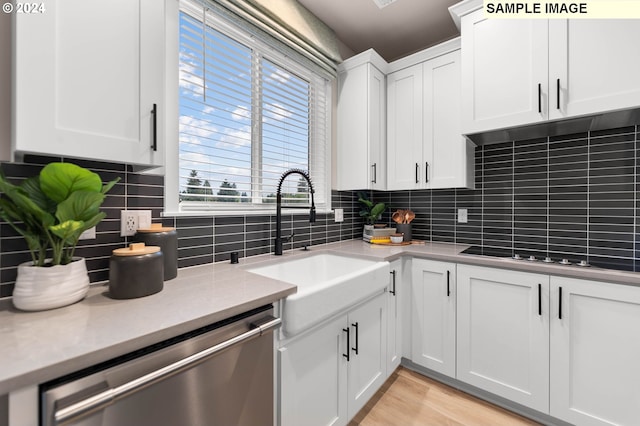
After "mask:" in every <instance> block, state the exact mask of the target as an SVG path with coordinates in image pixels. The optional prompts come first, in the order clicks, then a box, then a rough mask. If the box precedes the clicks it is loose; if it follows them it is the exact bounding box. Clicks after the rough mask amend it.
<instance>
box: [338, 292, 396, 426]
mask: <svg viewBox="0 0 640 426" xmlns="http://www.w3.org/2000/svg"><path fill="white" fill-rule="evenodd" d="M347 322H348V326H347V327H348V328H349V329H350V333H352V334H351V335H350V336H349V340H350V342H349V343H350V344H351V348H350V352H351V354H350V356H349V360H348V366H347V370H348V374H347V377H348V380H347V397H348V402H347V410H348V416H349V420H351V419H352V418H353V417H354V416H355V415H356V414H358V411H360V409H362V407H364V405H365V404H366V403H367V401H369V399H371V398H372V397H373V395H374V394H375V393H376V391H377V390H378V389H379V388H380V386H382V385H383V384H384V381H385V380H386V379H387V376H386V371H387V362H386V361H387V359H386V353H387V342H386V336H387V295H386V293H385V294H381V295H379V296H376V297H375V298H374V299H372V300H371V301H369V302H367V303H365V304H363V305H360V306H359V307H358V308H356V309H354V310H353V311H351V312H349V314H348V321H347Z"/></svg>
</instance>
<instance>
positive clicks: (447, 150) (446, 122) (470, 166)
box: [421, 50, 475, 189]
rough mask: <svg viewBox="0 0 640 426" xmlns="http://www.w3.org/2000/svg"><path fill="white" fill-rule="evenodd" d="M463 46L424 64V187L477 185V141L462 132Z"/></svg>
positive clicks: (471, 186) (472, 186)
mask: <svg viewBox="0 0 640 426" xmlns="http://www.w3.org/2000/svg"><path fill="white" fill-rule="evenodd" d="M460 71H461V66H460V50H455V51H453V52H450V53H447V54H445V55H442V56H438V57H436V58H434V59H431V60H428V61H426V62H424V63H423V65H422V73H423V74H422V75H423V79H422V85H423V90H424V92H423V98H422V101H423V114H424V115H423V116H424V122H423V142H422V163H423V164H421V166H422V167H424V173H423V176H422V179H423V187H424V188H432V189H439V188H462V187H464V188H474V187H475V175H474V170H475V169H474V167H475V165H474V159H475V158H474V155H475V153H474V149H475V145H474V144H473V143H471V142H470V141H467V140H466V138H465V137H464V136H462V124H461V120H462V112H461V109H462V108H461V103H462V100H461V77H460Z"/></svg>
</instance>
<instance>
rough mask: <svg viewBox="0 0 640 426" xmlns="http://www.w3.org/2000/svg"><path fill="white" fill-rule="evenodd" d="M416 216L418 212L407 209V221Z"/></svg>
mask: <svg viewBox="0 0 640 426" xmlns="http://www.w3.org/2000/svg"><path fill="white" fill-rule="evenodd" d="M415 218H416V214H415V213H414V212H412V211H411V210H407V213H406V215H405V220H406V222H405V223H411V221H412V220H413V219H415Z"/></svg>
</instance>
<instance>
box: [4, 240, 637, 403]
mask: <svg viewBox="0 0 640 426" xmlns="http://www.w3.org/2000/svg"><path fill="white" fill-rule="evenodd" d="M467 247H468V246H467V245H460V244H458V245H456V244H447V243H427V244H423V245H407V246H382V245H372V244H368V243H365V242H363V241H360V240H349V241H343V242H339V243H332V244H327V245H324V246H314V247H311V249H310V250H309V251H308V252H304V251H301V250H295V251H287V252H285V254H284V255H283V256H282V257H276V256H273V255H263V256H256V257H251V258H246V259H241V260H240V264H238V265H231V264H229V263H228V262H220V263H215V264H210V265H202V266H196V267H192V268H185V269H181V270H179V272H178V277H177V278H175V279H173V280H171V281H167V282H165V284H164V289H163V290H162V291H161V292H160V293H157V294H154V295H151V296H147V297H142V298H139V299H128V300H114V299H111V298H109V296H108V287H107V286H105V285H93V286H92V288H91V290H90V291H89V294H88V295H87V297H86V298H85V299H84V300H82V301H81V302H78V303H76V304H74V305H71V306H67V307H64V308H59V309H53V310H50V311H43V312H20V311H18V310H15V309H14V308H12V307H9V308H6V309H4V310H0V342H1V344H0V395H3V394H5V393H8V392H11V391H13V390H17V389H19V388H21V387H24V386H30V385H34V384H39V383H43V382H45V381H48V380H51V379H54V378H57V377H60V376H63V375H66V374H69V373H71V372H74V371H77V370H80V369H82V368H86V367H89V366H91V365H95V364H97V363H100V362H103V361H107V360H109V359H112V358H114V357H117V356H120V355H124V354H126V353H128V352H131V351H134V350H137V349H141V348H144V347H146V346H149V345H152V344H155V343H158V342H161V341H163V340H166V339H168V338H171V337H175V336H177V335H180V334H182V333H185V332H188V331H191V330H194V329H196V328H199V327H202V326H205V325H208V324H211V323H214V322H216V321H219V320H222V319H225V318H229V317H231V316H233V315H236V314H239V313H242V312H245V311H248V310H250V309H253V308H256V307H259V306H262V305H265V304H269V303H273V302H275V301H277V300H279V299H282V298H285V297H286V296H287V295H289V294H293V293H295V291H296V286H295V285H292V284H289V283H284V282H280V281H277V280H273V279H269V278H265V277H262V276H260V275H256V274H251V273H249V272H247V271H245V270H244V268H245V267H246V266H251V265H256V264H260V263H264V262H277V261H282V260H286V259H290V258H292V257H298V256H308V255H312V254H313V253H317V252H319V251H323V250H329V251H332V252H334V253H343V254H345V255H351V256H361V257H366V258H370V259H377V260H386V261H392V260H395V259H397V258H400V257H401V256H403V255H409V256H413V257H420V258H428V259H433V260H441V261H447V262H455V263H467V264H473V265H478V266H488V267H498V268H506V269H515V270H521V271H527V272H536V273H543V274H550V275H557V276H566V277H573V278H582V279H589V280H595V281H605V282H613V283H619V284H626V285H640V274H638V273H633V272H622V271H612V270H608V269H599V268H593V267H591V268H580V267H577V266H562V265H556V264H550V265H548V264H543V263H541V262H535V263H533V262H526V261H514V260H511V259H502V258H491V257H484V256H473V255H464V254H459V253H460V252H461V251H462V250H464V249H465V248H467Z"/></svg>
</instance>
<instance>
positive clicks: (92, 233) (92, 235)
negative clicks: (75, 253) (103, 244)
mask: <svg viewBox="0 0 640 426" xmlns="http://www.w3.org/2000/svg"><path fill="white" fill-rule="evenodd" d="M78 239H79V240H95V239H96V227H95V226H93V227H91V228H89V229H87V230H86V231H84V232H83V233H82V234H80V237H79V238H78Z"/></svg>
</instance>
